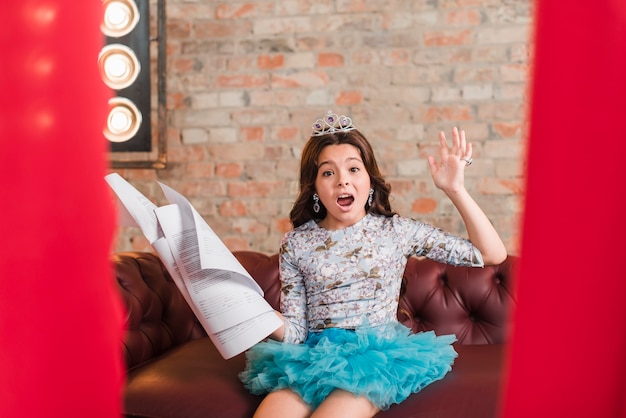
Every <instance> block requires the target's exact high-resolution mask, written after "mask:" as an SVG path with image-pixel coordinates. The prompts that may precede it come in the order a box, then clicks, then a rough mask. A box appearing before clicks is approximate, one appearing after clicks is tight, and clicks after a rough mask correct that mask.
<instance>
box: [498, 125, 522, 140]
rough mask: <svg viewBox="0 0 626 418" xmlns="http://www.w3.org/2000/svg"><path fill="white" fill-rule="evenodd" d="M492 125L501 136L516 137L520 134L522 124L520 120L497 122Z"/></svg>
mask: <svg viewBox="0 0 626 418" xmlns="http://www.w3.org/2000/svg"><path fill="white" fill-rule="evenodd" d="M492 127H493V130H494V132H496V133H497V134H499V135H500V137H501V138H514V137H517V136H518V135H519V134H520V132H521V128H522V125H521V123H519V122H513V123H504V122H496V123H494V124H493V125H492Z"/></svg>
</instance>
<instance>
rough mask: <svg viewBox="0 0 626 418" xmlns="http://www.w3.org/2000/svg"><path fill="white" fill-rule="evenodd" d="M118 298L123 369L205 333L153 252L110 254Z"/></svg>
mask: <svg viewBox="0 0 626 418" xmlns="http://www.w3.org/2000/svg"><path fill="white" fill-rule="evenodd" d="M111 260H112V263H113V267H114V271H115V276H116V278H117V283H118V285H119V289H120V293H121V297H122V300H123V301H124V304H125V307H126V315H125V317H124V324H123V326H124V329H125V332H124V341H123V349H124V357H125V360H126V368H127V369H132V368H133V367H136V366H139V365H141V364H144V363H145V362H147V361H149V360H151V359H152V358H154V357H157V356H159V355H160V354H162V353H163V352H165V351H167V350H169V349H170V348H172V347H175V346H177V345H179V344H182V343H183V342H186V341H189V340H192V339H195V338H199V337H202V336H206V333H205V332H204V330H203V328H202V327H201V326H200V324H199V322H198V321H197V320H196V317H195V315H194V314H193V312H192V311H191V309H190V308H189V306H188V305H187V302H186V301H185V299H184V298H183V296H182V294H181V293H180V292H179V290H178V288H177V287H176V284H175V283H174V282H173V281H172V278H171V277H170V275H169V273H168V272H167V270H166V269H165V267H164V266H163V264H162V263H161V260H160V259H159V257H158V256H157V255H156V254H152V253H147V252H125V253H118V254H114V255H113V256H112V257H111Z"/></svg>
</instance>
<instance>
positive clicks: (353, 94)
mask: <svg viewBox="0 0 626 418" xmlns="http://www.w3.org/2000/svg"><path fill="white" fill-rule="evenodd" d="M362 101H363V95H362V94H361V92H360V91H342V92H340V93H339V94H338V95H337V97H336V98H335V104H337V105H340V106H350V105H356V104H359V103H361V102H362Z"/></svg>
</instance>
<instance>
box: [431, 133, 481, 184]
mask: <svg viewBox="0 0 626 418" xmlns="http://www.w3.org/2000/svg"><path fill="white" fill-rule="evenodd" d="M439 156H440V161H437V160H436V159H435V157H433V156H432V155H431V156H428V165H429V166H430V174H431V175H432V177H433V181H434V183H435V186H437V187H438V188H439V189H441V190H443V191H444V192H446V193H448V192H457V191H459V190H461V189H463V188H464V187H465V186H464V174H465V167H466V166H468V165H470V164H471V163H472V144H471V143H470V142H467V141H466V140H465V131H460V132H459V130H458V129H457V128H456V127H454V128H453V129H452V146H451V147H450V146H448V141H447V140H446V135H445V134H444V133H443V131H441V132H439Z"/></svg>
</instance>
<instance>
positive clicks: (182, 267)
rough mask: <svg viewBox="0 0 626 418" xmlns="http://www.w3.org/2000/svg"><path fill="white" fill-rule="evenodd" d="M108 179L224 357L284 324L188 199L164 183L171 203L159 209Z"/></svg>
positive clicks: (115, 179) (118, 181)
mask: <svg viewBox="0 0 626 418" xmlns="http://www.w3.org/2000/svg"><path fill="white" fill-rule="evenodd" d="M105 179H106V181H107V183H108V184H109V186H110V187H111V188H112V189H113V191H114V192H115V194H116V195H117V197H118V200H119V201H120V202H121V204H122V206H123V208H124V209H125V211H126V212H127V215H130V218H131V222H130V224H134V226H137V227H138V228H140V229H141V231H142V232H143V234H144V235H145V237H146V238H147V239H148V240H149V241H150V244H151V245H152V247H153V248H154V249H155V251H156V252H157V253H158V254H159V256H160V258H161V260H162V261H163V264H164V265H165V267H166V268H167V270H168V272H169V273H170V275H171V276H172V279H173V281H174V283H175V284H176V286H177V287H178V288H179V290H180V292H181V294H182V295H183V297H184V298H185V300H186V301H187V303H188V304H189V306H190V307H191V309H192V311H193V312H194V314H195V315H196V317H197V318H198V320H199V321H200V323H201V324H202V326H203V328H204V329H205V331H206V332H207V334H208V335H209V338H211V341H212V342H213V343H214V344H215V346H216V348H217V349H218V351H219V352H220V354H221V355H222V357H224V358H226V359H228V358H231V357H233V356H235V355H237V354H239V353H241V352H243V351H245V350H247V349H248V348H250V347H251V346H252V345H254V344H256V343H257V342H259V341H261V340H262V339H264V338H266V337H267V336H268V335H269V334H271V333H272V332H273V331H275V330H276V329H277V328H279V327H280V326H281V325H282V322H281V320H280V319H279V318H278V316H277V315H276V314H275V312H274V310H273V308H272V307H271V306H270V305H269V303H267V301H266V300H265V299H264V298H263V291H262V289H261V288H260V287H259V286H258V284H257V283H256V282H255V281H254V279H253V278H252V277H251V276H250V274H249V273H248V272H247V271H246V270H245V269H244V268H243V266H242V265H241V264H240V263H239V261H238V260H237V259H236V258H235V256H234V255H233V254H232V253H231V252H230V251H229V250H228V248H227V247H226V246H225V245H224V243H223V242H222V241H221V240H220V239H219V237H218V236H217V235H216V234H215V232H214V231H213V230H212V229H211V227H210V226H209V225H208V224H207V223H206V222H205V221H204V219H203V218H202V217H201V216H200V214H199V213H198V212H197V211H196V210H195V208H193V206H192V205H191V203H190V202H189V201H188V200H187V199H186V198H185V197H184V196H182V195H181V194H179V193H178V192H176V191H175V190H173V189H172V188H170V187H168V186H166V185H164V184H161V183H159V184H160V186H161V188H162V190H163V192H164V194H165V196H166V198H167V200H168V201H169V202H170V204H169V205H166V206H161V207H157V206H156V205H154V204H153V203H152V202H151V201H150V200H149V199H147V198H146V197H145V196H143V195H142V194H141V193H140V192H139V191H137V189H135V188H134V187H133V186H132V185H130V184H129V183H128V182H127V181H126V180H124V179H123V178H122V177H121V176H119V175H118V174H117V173H113V174H109V175H108V176H106V177H105ZM122 215H124V213H122V214H121V216H122ZM126 224H127V225H128V224H129V222H126Z"/></svg>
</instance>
